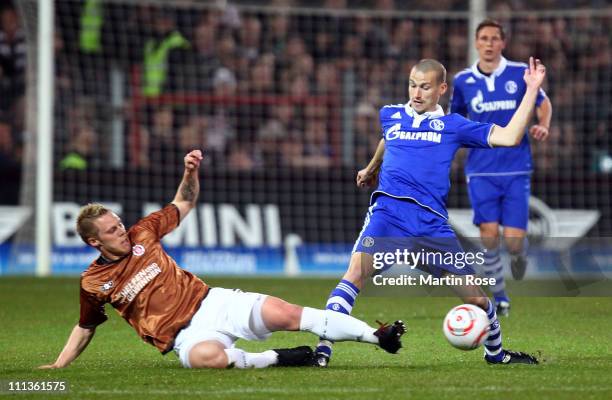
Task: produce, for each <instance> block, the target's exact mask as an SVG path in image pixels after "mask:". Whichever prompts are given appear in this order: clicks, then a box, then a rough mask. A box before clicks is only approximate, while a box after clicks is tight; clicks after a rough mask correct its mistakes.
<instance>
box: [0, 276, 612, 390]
mask: <svg viewBox="0 0 612 400" xmlns="http://www.w3.org/2000/svg"><path fill="white" fill-rule="evenodd" d="M207 281H208V282H209V283H210V284H211V285H212V286H222V287H239V288H241V289H243V290H249V291H258V292H262V293H268V294H272V295H276V296H279V297H282V298H284V299H286V300H288V301H291V302H294V303H298V304H302V305H308V306H312V307H321V306H322V305H323V304H324V302H325V299H326V298H327V294H328V293H329V290H330V289H331V288H332V287H333V286H334V285H335V283H336V282H337V281H336V280H331V279H325V280H323V279H271V278H270V279H268V278H266V279H263V278H258V279H235V278H214V279H207ZM78 293H79V291H78V279H76V278H50V279H35V278H21V277H2V278H0V381H2V380H4V381H5V382H6V381H7V380H21V381H23V380H39V381H40V380H44V381H57V380H66V381H68V382H69V385H70V391H69V393H67V394H57V395H53V396H50V395H49V394H29V393H22V394H18V395H8V394H7V393H6V392H4V393H0V398H16V399H26V398H39V399H40V398H52V399H61V398H71V399H91V398H93V399H111V398H112V399H138V398H144V399H147V400H151V399H168V398H180V399H187V398H206V399H234V398H236V399H241V398H248V399H292V400H297V399H314V398H316V399H351V400H352V399H369V400H374V399H383V398H388V399H407V398H412V399H447V398H448V399H451V398H460V399H478V398H482V399H521V400H526V399H580V400H587V399H610V398H612V344H611V343H612V298H611V297H592V298H527V297H523V298H515V299H514V303H513V309H512V314H511V316H510V317H509V318H502V319H501V323H502V329H503V337H504V344H505V346H506V347H508V348H510V349H516V350H523V351H529V352H541V355H542V358H543V359H544V362H543V363H542V364H541V365H539V366H521V365H519V366H510V367H508V366H490V365H486V364H485V363H484V361H483V360H482V350H481V349H480V350H476V351H471V352H462V351H459V350H455V349H453V348H451V347H450V345H448V344H447V343H446V341H445V339H444V337H443V334H442V329H441V324H442V319H443V317H444V315H445V313H446V312H447V311H448V310H449V309H450V308H451V307H452V306H453V305H456V304H458V302H459V301H458V300H456V299H453V298H415V297H411V298H408V297H404V298H398V297H394V298H380V297H365V296H363V297H361V298H359V299H358V301H357V305H356V307H355V309H354V316H356V317H358V318H361V319H363V320H365V321H368V322H369V323H371V324H374V320H376V319H380V320H383V321H392V320H394V319H403V320H404V321H405V322H406V324H407V326H408V332H407V334H406V335H405V336H404V340H403V343H404V348H403V349H402V350H401V351H400V353H399V354H397V355H389V354H387V353H385V352H384V351H382V350H379V349H376V348H375V347H374V346H371V345H366V344H359V343H339V344H337V345H336V346H335V354H334V357H333V359H332V363H331V364H330V367H329V368H327V369H314V368H268V369H265V370H238V369H232V370H218V371H209V370H187V369H183V368H182V367H181V366H180V364H179V362H178V359H177V358H176V356H175V355H174V354H173V353H170V354H168V355H166V356H163V357H162V356H161V355H160V354H159V353H157V351H156V350H155V348H153V347H152V346H150V345H147V344H144V343H143V342H142V341H140V339H139V338H138V337H137V336H136V334H135V332H134V331H133V330H132V329H131V328H130V327H129V326H128V325H127V324H126V323H125V322H124V321H123V320H122V319H121V318H120V317H119V316H118V315H117V314H116V313H115V311H114V310H112V308H110V306H107V312H108V314H109V316H110V319H109V321H107V322H106V323H105V324H103V325H102V326H100V327H99V328H98V330H97V332H96V336H95V337H94V339H93V342H92V343H91V344H90V345H89V347H88V348H87V349H86V350H85V352H84V353H83V354H82V355H81V357H80V358H79V359H77V360H76V361H75V362H74V363H73V364H72V365H71V366H69V367H68V368H66V369H63V370H52V371H42V370H36V369H35V368H36V366H38V365H41V364H45V363H50V362H52V361H54V360H55V357H56V356H57V355H58V353H59V351H60V350H61V349H62V347H63V345H64V343H65V340H66V338H67V337H68V334H69V333H70V330H71V328H72V327H73V326H74V324H75V322H76V321H77V319H78V310H79V306H78ZM611 294H612V291H611ZM315 343H316V338H315V337H313V336H312V335H310V334H307V333H275V334H274V335H272V338H271V339H270V340H268V341H267V342H244V341H239V342H238V345H239V346H241V347H242V348H244V349H246V350H250V351H262V350H264V349H268V348H274V347H290V346H296V345H301V344H309V345H314V344H315Z"/></svg>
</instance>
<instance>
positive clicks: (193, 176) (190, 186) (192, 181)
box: [172, 150, 202, 221]
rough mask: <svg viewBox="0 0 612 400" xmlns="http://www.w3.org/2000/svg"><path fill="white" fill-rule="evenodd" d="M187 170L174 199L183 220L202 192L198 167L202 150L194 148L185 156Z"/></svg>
mask: <svg viewBox="0 0 612 400" xmlns="http://www.w3.org/2000/svg"><path fill="white" fill-rule="evenodd" d="M184 160H185V172H184V173H183V180H182V181H181V183H180V185H179V187H178V190H177V192H176V195H175V196H174V200H172V204H174V205H175V206H176V207H177V208H178V209H179V212H180V215H181V221H182V220H183V218H185V216H186V215H187V214H188V213H189V211H191V209H192V208H193V207H195V204H196V201H197V200H198V194H199V193H200V179H199V178H198V169H199V168H200V161H202V152H201V151H200V150H192V151H190V152H189V153H188V154H187V155H186V156H185V159H184Z"/></svg>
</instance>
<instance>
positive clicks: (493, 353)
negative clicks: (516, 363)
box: [484, 300, 504, 362]
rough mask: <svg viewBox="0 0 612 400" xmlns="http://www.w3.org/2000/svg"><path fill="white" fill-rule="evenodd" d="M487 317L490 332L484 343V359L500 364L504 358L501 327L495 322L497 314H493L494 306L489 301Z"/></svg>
mask: <svg viewBox="0 0 612 400" xmlns="http://www.w3.org/2000/svg"><path fill="white" fill-rule="evenodd" d="M488 303H489V305H488V306H487V316H488V317H489V322H490V323H491V330H490V331H489V336H488V337H487V340H486V341H485V342H484V347H485V357H486V358H487V359H488V360H489V361H492V362H500V361H501V360H502V359H503V358H504V349H503V348H502V335H501V326H500V324H499V321H498V320H497V313H496V312H495V306H494V305H493V302H492V301H491V300H489V301H488Z"/></svg>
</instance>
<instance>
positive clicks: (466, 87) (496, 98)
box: [450, 20, 552, 316]
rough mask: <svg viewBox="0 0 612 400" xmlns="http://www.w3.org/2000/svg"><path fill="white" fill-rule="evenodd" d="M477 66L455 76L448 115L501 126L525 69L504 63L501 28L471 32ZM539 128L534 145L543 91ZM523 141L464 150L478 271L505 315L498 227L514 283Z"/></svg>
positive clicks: (523, 198)
mask: <svg viewBox="0 0 612 400" xmlns="http://www.w3.org/2000/svg"><path fill="white" fill-rule="evenodd" d="M475 45H476V50H477V51H478V61H476V62H475V63H474V65H472V66H471V67H469V68H466V69H464V70H463V71H461V72H459V73H458V74H457V75H455V78H454V81H453V86H454V89H453V95H452V99H451V104H450V112H451V113H457V114H461V115H463V116H465V117H467V118H468V119H470V120H472V121H478V122H489V123H495V124H499V125H506V124H507V123H508V122H509V121H510V119H511V118H512V115H513V114H514V113H515V111H516V110H517V107H518V104H519V103H520V101H521V99H522V98H523V96H524V94H525V91H526V86H525V83H524V82H523V79H522V77H523V71H524V70H525V68H526V65H525V64H524V63H518V62H513V61H509V60H507V59H506V58H504V57H503V56H502V51H503V50H504V48H505V46H506V42H505V33H504V29H503V27H502V25H501V24H499V23H498V22H497V21H494V20H484V21H482V22H481V23H480V24H479V25H478V27H477V28H476V43H475ZM535 104H536V115H537V119H538V124H536V125H533V126H531V128H530V129H529V133H530V134H531V136H532V137H533V138H534V139H535V140H538V141H543V140H546V138H547V137H548V128H549V126H550V119H551V115H552V105H551V103H550V100H549V99H548V97H546V94H545V93H544V91H543V90H542V89H540V91H539V93H538V95H537V97H536V102H535ZM532 169H533V167H532V162H531V151H530V148H529V140H528V135H525V136H524V137H523V139H522V140H521V142H520V144H519V145H518V146H517V147H511V148H499V149H495V150H493V151H490V150H483V149H479V148H473V149H470V150H469V154H468V158H467V163H466V165H465V175H466V178H467V182H468V193H469V197H470V202H471V204H472V209H473V210H474V220H473V222H474V224H475V225H477V226H478V227H479V229H480V237H481V239H482V243H483V245H484V247H485V248H486V249H487V252H486V253H485V260H484V261H485V262H484V264H483V270H484V273H485V275H486V276H487V277H493V278H495V285H493V286H491V287H490V289H491V292H492V293H493V297H494V299H495V303H496V305H497V312H498V313H499V314H501V315H506V316H507V315H508V314H509V311H510V299H509V297H508V295H507V294H506V290H505V283H504V275H503V265H502V261H501V258H500V251H499V247H500V239H499V225H502V226H503V227H504V230H503V236H504V242H505V244H506V248H507V249H508V252H509V253H510V269H511V271H512V276H513V277H514V279H517V280H520V279H522V278H523V276H524V275H525V269H526V266H527V260H526V258H525V253H526V250H527V246H526V235H527V222H528V219H529V193H530V178H531V171H532Z"/></svg>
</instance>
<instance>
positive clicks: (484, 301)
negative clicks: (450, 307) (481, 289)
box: [463, 296, 489, 312]
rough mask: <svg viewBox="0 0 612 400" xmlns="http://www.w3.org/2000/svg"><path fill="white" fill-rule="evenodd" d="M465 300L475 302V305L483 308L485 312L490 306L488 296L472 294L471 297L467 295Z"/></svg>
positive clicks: (468, 302) (470, 302)
mask: <svg viewBox="0 0 612 400" xmlns="http://www.w3.org/2000/svg"><path fill="white" fill-rule="evenodd" d="M463 301H465V302H466V303H467V304H473V305H475V306H478V307H480V308H482V309H483V310H484V311H485V312H486V311H487V309H488V307H489V299H488V298H487V297H481V296H470V297H465V298H464V299H463Z"/></svg>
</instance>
